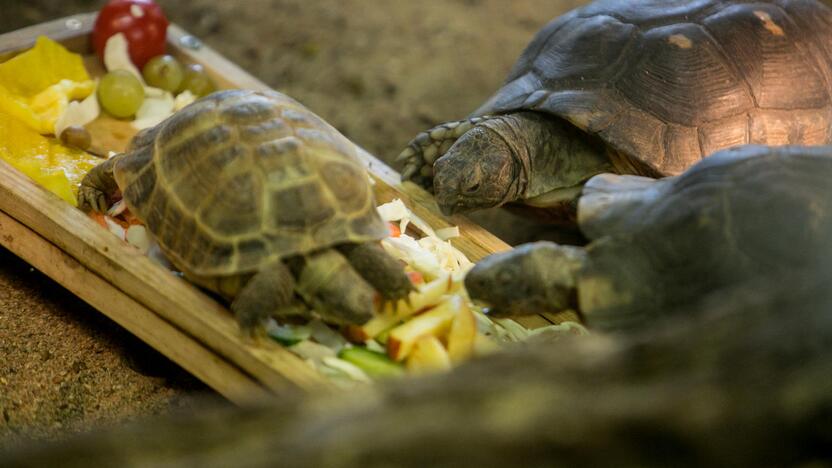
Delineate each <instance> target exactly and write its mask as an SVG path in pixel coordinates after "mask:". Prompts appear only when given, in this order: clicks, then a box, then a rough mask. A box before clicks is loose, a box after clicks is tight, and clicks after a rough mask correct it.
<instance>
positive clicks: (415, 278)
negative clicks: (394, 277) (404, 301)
mask: <svg viewBox="0 0 832 468" xmlns="http://www.w3.org/2000/svg"><path fill="white" fill-rule="evenodd" d="M407 277H408V278H410V282H411V283H413V284H417V285H418V284H422V283H424V282H425V277H424V276H422V274H421V273H419V272H418V271H408V272H407Z"/></svg>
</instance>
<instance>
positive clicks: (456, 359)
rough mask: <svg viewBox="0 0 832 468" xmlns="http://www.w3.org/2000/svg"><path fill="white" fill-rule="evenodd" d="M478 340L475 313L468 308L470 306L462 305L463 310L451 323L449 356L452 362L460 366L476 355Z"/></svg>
mask: <svg viewBox="0 0 832 468" xmlns="http://www.w3.org/2000/svg"><path fill="white" fill-rule="evenodd" d="M476 338H477V319H476V318H474V313H473V312H471V309H469V308H468V304H466V303H464V302H463V303H462V309H461V310H460V311H459V313H457V314H456V317H454V320H453V322H451V330H450V331H449V332H448V355H449V356H450V357H451V362H453V363H454V364H459V363H460V362H463V361H465V360H467V359H468V358H469V357H471V354H473V353H474V340H475V339H476Z"/></svg>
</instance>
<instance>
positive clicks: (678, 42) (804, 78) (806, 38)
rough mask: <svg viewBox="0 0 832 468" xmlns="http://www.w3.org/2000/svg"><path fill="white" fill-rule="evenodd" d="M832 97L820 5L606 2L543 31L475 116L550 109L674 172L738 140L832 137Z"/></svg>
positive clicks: (811, 141)
mask: <svg viewBox="0 0 832 468" xmlns="http://www.w3.org/2000/svg"><path fill="white" fill-rule="evenodd" d="M796 84H799V85H796ZM830 93H832V10H830V8H829V7H827V6H825V5H823V4H821V3H819V2H817V1H815V0H777V1H773V2H767V3H745V2H738V1H715V0H685V1H680V0H601V1H596V2H594V3H592V4H590V5H588V6H586V7H584V8H580V9H577V10H574V11H572V12H570V13H569V14H567V15H564V16H562V17H560V18H558V19H556V20H554V21H553V22H551V23H549V24H548V25H547V26H546V27H544V28H543V29H542V30H541V31H540V32H539V33H538V34H537V36H536V37H535V38H534V40H533V41H532V42H531V43H530V44H529V45H528V46H527V48H526V49H525V51H524V52H523V54H522V55H521V57H520V59H519V60H518V62H517V63H516V64H515V66H514V68H513V69H512V71H511V73H510V74H509V77H508V80H507V82H506V84H505V85H504V87H503V88H502V89H500V90H499V91H498V92H497V93H496V94H495V95H494V96H493V97H492V98H491V99H490V100H488V101H487V102H486V103H485V104H484V105H483V106H482V107H480V108H479V109H478V110H477V111H476V112H475V113H474V115H484V114H499V113H506V112H512V111H517V110H524V109H525V110H539V111H543V112H547V113H551V114H554V115H557V116H560V117H562V118H564V119H566V120H568V121H569V122H571V123H572V124H574V125H575V126H577V127H578V128H580V129H582V130H584V131H586V132H588V133H590V134H593V135H597V136H599V137H600V138H601V139H602V140H604V141H605V142H606V143H607V144H608V145H609V146H610V147H612V148H613V149H614V150H616V151H617V152H618V153H619V154H622V155H624V156H625V159H626V160H629V161H631V162H634V163H637V164H634V167H635V168H636V169H638V168H641V167H643V168H644V170H640V171H638V172H639V173H648V174H650V175H673V174H678V173H680V172H681V171H682V170H684V169H685V168H686V167H688V166H690V165H691V164H693V163H694V162H696V161H698V160H699V159H701V158H703V157H705V156H707V155H708V154H711V153H713V152H715V151H717V150H720V149H724V148H727V147H731V146H735V145H741V144H748V143H757V144H767V145H784V144H804V145H820V144H828V143H830V142H832V130H830V127H831V126H832V102H830V101H832V100H831V99H830ZM645 166H646V167H645Z"/></svg>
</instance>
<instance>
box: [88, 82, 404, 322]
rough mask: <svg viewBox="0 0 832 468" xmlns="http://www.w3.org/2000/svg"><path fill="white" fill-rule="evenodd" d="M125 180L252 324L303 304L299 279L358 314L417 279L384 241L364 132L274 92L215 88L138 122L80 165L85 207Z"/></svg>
mask: <svg viewBox="0 0 832 468" xmlns="http://www.w3.org/2000/svg"><path fill="white" fill-rule="evenodd" d="M117 192H121V194H122V196H123V199H124V202H125V203H126V205H127V207H128V208H129V209H130V210H131V212H132V213H133V214H134V215H135V216H136V217H138V218H139V219H140V220H141V221H143V222H144V223H145V225H146V226H147V229H148V231H149V232H150V233H151V234H152V235H153V236H154V237H155V239H156V240H157V241H158V243H159V246H160V247H161V250H162V252H163V253H164V254H165V256H166V257H167V258H168V259H169V260H170V261H171V263H173V265H174V266H175V267H176V268H178V269H179V270H180V271H182V272H183V273H184V276H185V277H186V278H187V279H189V280H190V281H192V282H193V283H195V284H197V285H199V286H202V287H204V288H206V289H208V290H210V291H213V292H215V293H217V294H219V295H220V296H222V297H223V298H224V299H226V300H228V301H231V309H232V311H233V312H234V313H235V316H236V317H237V319H238V321H239V323H240V325H241V327H242V328H243V329H244V330H249V331H252V330H253V329H254V328H255V326H256V325H258V324H259V323H261V321H262V320H263V319H265V318H266V317H268V316H270V315H278V316H279V315H281V314H287V315H288V314H291V313H296V312H297V303H296V302H295V300H294V297H295V296H294V292H295V291H296V292H297V293H298V294H299V296H300V297H301V298H302V299H303V300H304V301H305V302H306V303H307V304H308V305H310V306H312V307H313V309H314V310H315V312H316V313H317V314H319V315H320V316H321V318H322V319H324V320H326V321H328V322H331V323H335V324H347V323H356V324H360V323H363V322H365V321H366V320H368V319H369V318H371V317H372V315H373V311H374V300H375V295H376V293H378V294H380V295H381V297H382V298H383V299H385V300H391V301H392V300H398V299H399V298H403V297H405V296H406V295H407V293H408V292H410V291H411V289H412V285H411V282H410V280H409V279H408V277H407V275H406V273H405V272H404V269H403V265H402V264H401V263H399V262H398V260H396V259H394V258H393V257H391V256H389V255H388V254H387V253H386V252H385V251H384V250H383V249H382V247H381V245H380V243H379V242H378V241H379V240H380V239H382V238H384V237H386V236H387V233H388V231H387V227H386V225H385V223H384V222H383V221H382V220H381V218H380V216H379V214H378V212H377V211H376V204H375V199H374V195H373V192H372V188H371V187H370V184H369V178H368V175H367V172H366V170H365V169H364V167H363V165H362V164H361V162H360V161H359V159H358V156H357V154H356V148H355V145H353V144H352V142H350V141H349V140H348V139H347V138H346V137H344V136H343V135H341V134H340V133H338V131H337V130H335V129H334V128H332V127H331V126H330V125H329V124H327V123H326V122H325V121H324V120H323V119H321V118H320V117H318V116H317V115H315V114H314V113H312V112H311V111H310V110H308V109H307V108H305V107H304V106H303V105H301V104H300V103H298V102H297V101H295V100H293V99H292V98H290V97H288V96H285V95H283V94H280V93H277V92H255V91H247V90H227V91H219V92H216V93H213V94H210V95H208V96H206V97H204V98H202V99H200V100H198V101H196V102H194V103H192V104H190V105H188V106H187V107H185V108H183V109H182V110H181V111H179V112H177V113H175V114H174V115H173V116H171V117H170V118H168V119H167V120H165V121H164V122H162V123H160V124H159V125H157V126H155V127H153V128H151V129H147V130H143V131H142V132H139V133H138V134H136V136H135V137H134V138H133V140H132V141H131V143H130V146H129V148H128V150H127V152H125V153H123V154H119V155H116V156H114V157H113V158H111V159H108V160H107V161H106V162H104V163H102V164H99V165H98V166H96V167H94V168H93V169H92V170H91V171H90V172H89V173H88V174H87V175H86V176H85V178H84V179H83V180H82V182H81V187H80V189H79V194H78V202H79V203H78V204H79V207H81V208H82V209H85V210H96V211H103V210H106V209H107V207H108V206H109V203H110V201H111V200H113V198H114V196H115V195H116V193H117Z"/></svg>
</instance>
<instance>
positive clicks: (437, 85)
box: [0, 0, 583, 447]
mask: <svg viewBox="0 0 832 468" xmlns="http://www.w3.org/2000/svg"><path fill="white" fill-rule="evenodd" d="M101 3H102V2H94V1H84V0H64V1H60V2H59V1H56V0H27V1H17V0H0V11H2V12H3V13H2V15H0V32H6V31H10V30H13V29H16V28H19V27H23V26H27V25H30V24H36V23H39V22H42V21H46V20H49V19H54V18H59V17H61V16H65V15H69V14H73V13H79V12H84V11H91V10H94V9H96V8H97V7H98V6H99V5H100V4H101ZM160 3H161V4H162V5H163V7H164V8H165V11H166V13H167V14H168V16H169V17H170V18H171V20H172V21H175V22H177V23H179V24H180V25H182V26H183V27H185V28H186V29H188V30H190V31H191V32H192V33H194V34H196V35H198V36H199V37H201V38H202V39H203V40H205V41H206V42H207V43H208V44H209V45H211V46H212V47H214V48H216V49H217V50H218V51H219V52H221V53H222V54H224V55H226V56H227V57H228V58H230V59H232V60H233V61H235V62H237V63H238V64H239V65H241V66H242V67H244V68H245V69H247V70H249V71H250V72H251V73H253V74H254V75H256V76H258V77H259V78H261V79H263V80H264V81H265V82H267V83H268V84H270V85H271V86H273V87H274V88H276V89H278V90H280V91H283V92H285V93H287V94H289V95H291V96H293V97H295V98H297V99H299V100H300V101H301V102H303V103H304V104H306V105H307V106H308V107H310V108H311V109H312V110H314V111H315V112H317V113H318V114H320V115H321V116H323V117H324V118H325V119H327V120H328V121H330V122H331V123H332V124H334V125H335V126H336V127H337V128H338V129H340V130H341V131H342V132H343V133H345V134H346V135H347V136H349V137H350V138H352V139H353V140H354V141H356V142H357V143H359V144H360V145H362V146H364V147H365V148H367V149H368V150H370V151H372V152H373V153H375V154H377V155H379V156H381V157H383V158H385V159H388V160H389V159H390V158H392V157H394V156H395V155H396V154H397V153H398V152H399V151H400V150H401V148H403V147H404V145H405V144H406V143H407V142H408V141H409V139H410V138H412V137H413V136H414V135H415V134H416V133H418V132H419V131H421V130H423V129H425V128H428V127H430V126H432V125H435V124H437V123H440V122H442V121H445V120H452V119H457V118H460V117H463V116H465V115H466V114H468V113H469V112H470V111H472V110H473V109H474V108H476V107H477V105H478V104H479V103H480V102H482V101H483V100H484V99H486V98H487V97H488V96H490V95H491V94H492V93H493V92H494V91H495V90H496V89H497V88H498V87H499V84H500V83H501V81H502V80H503V79H504V77H505V75H506V73H507V71H508V69H509V67H510V66H511V64H512V63H513V62H514V60H515V58H516V56H517V55H518V54H519V52H520V51H521V50H522V48H523V46H524V45H525V44H526V43H527V42H528V41H529V39H530V38H531V36H532V35H533V34H534V32H535V31H537V30H538V29H539V28H540V27H541V26H542V25H543V24H544V23H546V22H547V21H549V20H550V19H552V18H554V17H555V16H557V15H558V14H560V13H562V12H564V11H566V10H568V9H569V8H572V7H574V6H576V5H578V4H581V3H583V2H581V1H578V0H511V1H506V0H421V1H419V2H412V1H408V0H388V1H384V2H379V1H371V0H326V1H323V0H321V1H314V0H244V1H233V2H232V1H220V0H215V1H209V0H191V1H188V2H185V1H179V2H176V1H172V0H162V1H160ZM206 395H208V398H211V392H210V390H209V389H207V388H205V387H204V386H203V385H201V384H200V383H199V382H197V381H195V380H194V379H193V378H192V377H190V376H189V375H187V374H186V373H185V372H184V371H182V370H181V369H179V368H178V367H176V366H175V365H173V364H171V363H170V362H169V361H167V360H166V359H164V358H163V357H162V356H160V355H158V354H157V353H155V351H153V350H152V349H150V348H149V347H147V346H146V345H144V344H143V343H141V342H139V341H138V340H136V339H135V338H133V337H132V336H131V335H130V334H129V333H127V332H126V331H124V330H123V329H121V328H119V327H118V326H117V325H115V324H114V323H112V322H110V321H108V320H107V319H106V318H104V317H102V316H101V315H100V314H98V313H97V312H95V311H94V310H93V309H91V308H90V307H88V306H86V305H85V304H84V303H82V302H81V301H79V300H78V299H76V298H75V297H74V296H72V295H71V294H70V293H68V292H66V291H64V290H63V289H61V287H60V286H58V285H56V284H55V283H53V282H51V281H50V280H49V279H48V278H46V277H44V276H43V275H41V274H39V273H38V272H35V271H32V270H31V269H30V268H29V266H28V265H26V264H25V263H24V262H22V261H20V260H18V259H17V258H16V257H14V256H13V255H12V254H11V253H9V252H7V251H0V413H2V415H1V417H0V447H2V445H3V444H8V443H15V442H16V441H18V440H21V439H22V438H25V437H49V438H53V437H59V436H60V435H61V434H64V433H66V432H67V431H78V430H84V429H86V428H89V427H91V426H93V425H100V424H113V423H117V422H119V421H123V420H126V419H130V418H134V417H137V416H143V415H148V414H155V413H160V412H168V411H170V410H171V409H174V408H185V409H187V408H190V407H192V406H194V405H196V404H197V403H196V402H198V401H200V400H201V399H202V398H203V397H205V396H206Z"/></svg>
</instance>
